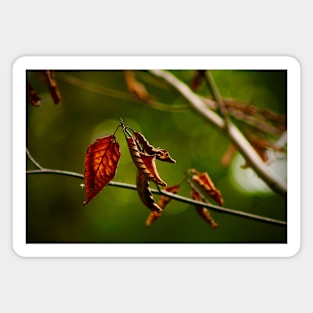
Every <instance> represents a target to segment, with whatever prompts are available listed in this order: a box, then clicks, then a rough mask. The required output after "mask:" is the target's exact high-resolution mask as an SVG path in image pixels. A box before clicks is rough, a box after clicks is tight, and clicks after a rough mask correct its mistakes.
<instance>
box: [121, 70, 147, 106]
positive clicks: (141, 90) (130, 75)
mask: <svg viewBox="0 0 313 313" xmlns="http://www.w3.org/2000/svg"><path fill="white" fill-rule="evenodd" d="M124 74H125V81H126V85H127V88H128V90H129V92H131V93H132V94H133V95H135V96H136V98H138V99H139V100H141V101H144V102H149V101H150V100H151V99H152V97H151V96H150V95H149V93H148V91H147V89H146V87H145V86H144V85H143V84H142V83H140V82H139V81H138V80H137V79H136V77H135V74H134V71H124Z"/></svg>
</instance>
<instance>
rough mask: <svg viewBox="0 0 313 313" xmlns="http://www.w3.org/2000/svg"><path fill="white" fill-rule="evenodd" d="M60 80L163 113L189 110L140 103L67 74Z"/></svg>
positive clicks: (158, 103) (132, 98) (127, 94)
mask: <svg viewBox="0 0 313 313" xmlns="http://www.w3.org/2000/svg"><path fill="white" fill-rule="evenodd" d="M60 78H61V79H62V80H63V81H65V82H67V83H69V84H71V85H73V86H77V87H79V88H82V89H85V90H88V91H91V92H94V93H98V94H101V95H105V96H107V97H112V98H115V99H120V100H125V101H132V102H136V103H141V104H142V103H144V104H145V105H147V106H149V107H151V108H153V109H156V110H159V111H165V112H184V111H188V110H189V106H188V105H168V104H164V103H161V102H158V101H155V100H150V101H149V103H146V102H143V101H140V100H139V99H138V98H136V97H134V96H133V95H131V94H130V93H126V92H123V91H117V90H113V89H110V88H105V87H102V86H99V85H97V84H94V83H90V82H87V81H85V80H82V79H79V78H76V77H74V76H71V75H68V74H62V75H60Z"/></svg>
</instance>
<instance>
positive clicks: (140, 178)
mask: <svg viewBox="0 0 313 313" xmlns="http://www.w3.org/2000/svg"><path fill="white" fill-rule="evenodd" d="M119 127H122V129H123V133H124V135H125V139H126V142H127V145H128V148H129V153H130V156H131V158H132V161H133V163H134V165H135V166H136V168H137V175H136V187H137V192H138V195H139V199H140V200H141V202H142V203H143V205H144V206H146V207H147V208H148V209H149V210H151V213H150V214H149V215H148V217H147V220H146V226H147V227H149V226H150V225H151V224H152V222H154V221H156V220H157V219H159V217H160V216H161V215H162V212H163V210H164V208H165V207H166V206H167V205H168V204H169V202H170V201H171V199H172V198H171V197H170V196H167V195H164V194H162V193H161V196H160V198H159V200H158V201H156V200H155V199H154V197H153V194H152V191H151V187H150V183H151V182H153V183H154V184H156V185H157V187H158V188H159V189H160V186H161V187H162V189H161V190H162V191H166V192H168V193H172V194H176V193H178V192H179V190H180V184H177V185H174V186H167V183H166V182H165V181H164V180H163V179H162V178H161V177H160V175H159V173H158V170H157V164H156V160H158V161H163V162H169V163H172V164H175V163H176V161H175V160H174V159H173V158H172V157H171V156H170V154H169V153H168V151H167V150H165V149H162V148H159V147H157V148H156V147H154V146H153V145H151V144H150V143H149V141H148V140H147V139H146V138H145V137H144V135H143V134H141V133H140V132H137V131H135V130H134V129H132V128H131V127H129V126H125V125H124V123H123V121H122V120H121V122H120V125H119ZM119 127H118V128H119ZM119 159H120V151H119V143H118V142H117V140H116V137H115V134H112V135H109V136H106V137H103V138H98V139H97V140H96V141H95V142H93V143H92V144H90V145H89V146H88V149H87V153H86V157H85V171H84V180H85V189H86V200H85V202H84V205H86V204H88V203H89V202H90V201H91V200H92V199H93V198H94V197H95V196H96V195H97V194H98V193H99V192H100V191H101V190H102V189H103V188H104V187H105V186H106V185H107V184H108V183H109V182H110V181H111V180H112V179H113V178H114V176H115V173H116V169H117V165H118V161H119ZM186 181H187V182H188V183H189V185H190V188H191V197H192V199H194V200H196V201H198V202H203V203H209V200H208V199H206V198H205V196H204V195H203V194H202V193H201V192H203V193H204V194H206V195H207V196H209V197H210V198H211V199H214V201H215V202H217V203H218V204H219V205H222V204H223V199H222V196H221V193H220V191H219V190H218V189H216V188H215V186H214V184H213V182H212V180H211V179H210V177H209V175H208V174H207V173H200V172H199V171H198V170H196V169H191V170H189V171H187V174H186ZM196 210H197V212H198V213H199V214H200V216H201V217H202V218H204V219H205V220H206V221H207V222H209V224H210V225H211V226H212V227H213V228H216V227H217V226H218V225H217V223H216V222H215V221H214V220H213V218H212V217H211V214H210V212H209V211H208V209H207V208H205V207H202V206H201V205H196Z"/></svg>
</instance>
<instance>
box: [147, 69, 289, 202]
mask: <svg viewBox="0 0 313 313" xmlns="http://www.w3.org/2000/svg"><path fill="white" fill-rule="evenodd" d="M150 73H151V74H152V75H154V76H157V77H159V78H161V79H163V80H165V81H166V82H167V83H168V84H170V85H171V86H172V87H174V88H175V89H176V90H177V91H178V92H179V93H180V94H181V95H182V96H183V97H184V98H185V99H186V100H187V101H188V102H189V103H190V105H191V106H192V108H193V109H194V110H195V111H196V112H198V113H199V114H200V115H201V116H203V117H204V118H205V119H206V120H207V121H209V122H210V123H212V124H213V125H215V126H216V127H217V128H219V129H220V130H223V131H225V129H226V128H225V122H224V120H223V119H222V118H220V117H219V116H218V115H217V114H216V113H215V112H213V111H212V110H210V109H209V108H208V106H207V105H206V104H205V103H204V102H203V101H202V100H201V98H200V97H199V96H197V95H196V94H195V93H193V92H192V91H191V90H190V88H189V87H188V86H187V85H185V84H184V83H183V82H182V81H180V80H179V79H177V78H176V77H175V76H174V75H172V74H171V73H169V72H167V71H162V70H150ZM227 130H228V136H229V138H230V139H231V140H232V141H233V143H234V144H235V145H236V147H237V149H238V150H239V151H240V152H241V154H242V155H243V156H244V158H245V159H246V161H247V162H248V163H249V164H250V165H251V167H252V168H253V169H254V171H255V172H256V173H257V175H258V176H259V177H260V178H261V179H262V180H263V181H264V182H265V183H266V184H267V185H268V186H269V187H270V188H271V189H272V190H273V191H275V192H277V193H278V194H280V195H281V196H283V197H285V196H286V194H287V184H286V182H285V181H283V180H282V179H281V178H280V177H278V176H277V175H276V174H274V173H272V172H271V171H270V169H269V167H268V166H267V165H266V164H265V163H264V162H263V161H262V159H261V158H260V156H259V155H258V154H257V153H256V152H255V150H254V149H253V147H252V146H251V144H250V143H249V142H248V140H247V139H246V138H245V137H244V136H243V134H242V133H241V132H240V131H239V130H238V128H237V127H236V126H235V125H234V124H233V123H231V122H229V125H228V127H227Z"/></svg>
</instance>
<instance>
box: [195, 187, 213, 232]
mask: <svg viewBox="0 0 313 313" xmlns="http://www.w3.org/2000/svg"><path fill="white" fill-rule="evenodd" d="M191 198H192V199H194V200H196V201H204V202H206V201H205V199H203V198H202V196H201V194H200V193H199V192H198V191H197V190H196V189H194V188H191ZM195 207H196V210H197V212H198V214H199V215H200V216H201V217H202V218H203V219H204V220H205V221H206V222H208V223H209V224H210V225H211V227H213V228H217V227H218V224H217V223H216V222H215V221H214V219H213V217H212V216H211V213H210V211H209V210H208V209H207V208H206V207H202V206H200V205H195Z"/></svg>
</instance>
